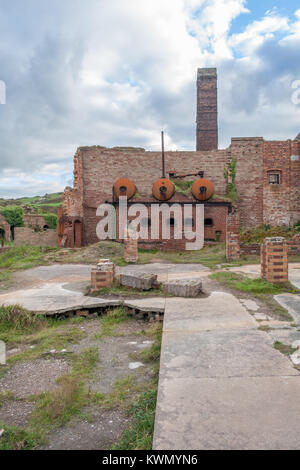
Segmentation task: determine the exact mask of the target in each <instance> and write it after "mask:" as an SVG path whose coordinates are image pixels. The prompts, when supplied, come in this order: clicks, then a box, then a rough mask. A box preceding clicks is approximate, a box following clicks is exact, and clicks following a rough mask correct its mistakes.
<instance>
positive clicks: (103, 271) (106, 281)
mask: <svg viewBox="0 0 300 470" xmlns="http://www.w3.org/2000/svg"><path fill="white" fill-rule="evenodd" d="M115 274H116V266H115V264H114V263H112V262H111V261H109V260H108V259H103V260H99V263H98V264H97V266H94V267H93V268H92V271H91V292H96V291H98V290H100V289H107V288H108V289H109V288H111V287H112V285H113V282H114V277H115Z"/></svg>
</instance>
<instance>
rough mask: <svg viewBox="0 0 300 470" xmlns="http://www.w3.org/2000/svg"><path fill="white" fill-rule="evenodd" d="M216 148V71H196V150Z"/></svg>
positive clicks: (205, 69) (210, 69) (213, 69)
mask: <svg viewBox="0 0 300 470" xmlns="http://www.w3.org/2000/svg"><path fill="white" fill-rule="evenodd" d="M217 148H218V89H217V69H216V68H209V69H208V68H204V69H198V76H197V135H196V150H197V151H201V150H216V149H217Z"/></svg>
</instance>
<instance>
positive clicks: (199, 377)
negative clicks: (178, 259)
mask: <svg viewBox="0 0 300 470" xmlns="http://www.w3.org/2000/svg"><path fill="white" fill-rule="evenodd" d="M299 268H300V265H298V266H297V265H296V264H295V265H292V266H290V280H291V282H292V283H294V285H295V286H297V287H300V269H299ZM121 269H122V270H124V271H125V272H130V270H134V271H140V272H142V271H143V272H151V273H152V272H153V273H154V274H158V278H159V280H161V281H165V280H168V279H176V278H187V277H191V276H193V277H199V278H202V279H203V284H204V287H205V289H206V292H207V294H208V296H207V297H206V298H201V299H182V298H181V299H178V298H167V299H163V298H155V299H149V298H147V299H141V300H140V299H138V300H132V301H130V302H131V303H132V304H134V305H139V306H140V307H143V308H148V306H149V303H150V304H152V307H153V308H154V307H155V308H158V309H160V308H165V319H164V334H163V343H162V356H161V369H160V381H159V393H158V404H157V414H156V423H155V436H154V448H155V449H164V450H168V449H170V450H174V449H186V450H189V449H190V450H193V449H297V450H299V449H300V441H299V434H300V419H299V418H300V402H299V399H298V397H299V392H300V375H299V371H298V370H296V369H295V368H294V367H293V366H292V363H291V361H290V359H289V358H288V357H286V356H283V355H281V353H280V352H279V351H277V350H275V349H274V348H273V340H274V338H275V337H276V336H275V335H276V334H277V338H278V337H283V336H284V335H285V334H286V338H287V341H290V340H293V341H294V340H297V339H298V336H297V334H298V332H297V330H295V329H291V327H290V326H289V324H288V323H284V322H280V321H274V320H272V321H267V322H264V324H265V323H267V324H268V325H270V326H272V330H271V331H270V332H262V331H257V328H258V327H259V326H260V324H261V323H259V322H257V321H256V319H255V315H256V316H257V315H258V316H259V315H263V314H264V312H263V311H262V310H261V308H260V306H259V305H258V304H256V305H254V303H255V302H250V300H251V299H242V298H241V299H240V300H239V299H237V298H236V297H235V296H233V295H232V294H230V293H228V292H223V291H222V290H221V289H220V290H216V288H215V286H216V285H215V284H213V283H212V282H211V281H210V280H209V279H207V277H208V275H209V274H210V271H209V270H208V269H207V268H204V267H203V266H200V265H171V264H170V265H168V264H160V263H154V264H151V265H139V266H128V267H126V268H121ZM231 270H232V271H236V272H243V273H245V274H247V275H250V276H253V277H257V276H258V274H259V266H243V267H239V268H232V269H231ZM25 274H26V276H27V275H28V276H29V277H28V279H30V283H31V284H30V286H29V284H26V283H24V284H23V285H22V282H23V281H22V276H23V275H24V273H22V274H21V273H18V274H17V276H16V278H15V289H16V288H19V289H20V290H15V291H14V292H7V293H6V294H3V295H1V296H0V304H1V303H2V302H3V301H5V302H8V303H11V302H12V300H14V302H13V303H16V299H18V300H19V301H20V303H21V305H24V303H25V302H29V301H30V299H31V302H32V301H34V302H37V304H35V305H40V304H41V303H44V302H45V301H46V300H47V295H48V294H50V301H51V302H61V303H62V304H63V303H64V302H66V301H68V302H69V301H70V302H74V301H76V302H77V301H79V300H80V302H81V301H82V297H83V294H82V292H83V291H82V288H80V289H79V288H78V290H77V287H75V283H77V286H78V285H79V284H78V283H80V285H81V286H84V283H85V282H87V283H88V281H89V276H90V267H89V266H74V265H72V266H70V265H67V266H64V265H59V266H48V267H42V268H35V269H32V270H29V271H26V273H25ZM26 282H27V281H26ZM25 284H26V285H25ZM28 287H30V292H28V291H29V289H28ZM58 294H59V296H58ZM76 296H78V297H76ZM80 296H81V297H80ZM74 299H75V300H74ZM87 299H89V298H88V297H85V300H87ZM293 299H294V297H293ZM92 300H93V302H95V298H93V299H92ZM92 300H91V301H92ZM98 301H100V302H101V299H97V302H98ZM294 301H296V302H298V299H297V298H296V299H294ZM87 302H89V300H87ZM25 305H26V306H27V308H30V305H29V303H28V304H25ZM25 305H24V306H25ZM298 306H299V304H298V305H296V307H295V305H294V304H293V306H291V304H290V310H291V309H292V308H293V309H294V310H295V311H297V312H298ZM257 307H258V308H257ZM258 318H259V317H257V319H258ZM286 331H288V332H289V333H290V335H289V333H286ZM292 332H293V334H292ZM280 335H281V336H280ZM130 342H131V343H132V342H133V341H129V343H130ZM96 431H97V427H96ZM97 432H98V431H97ZM84 433H85V425H84V423H83V424H82V432H81V436H83V435H84ZM53 439H55V437H53ZM59 439H60V437H59V433H58V434H57V442H58V441H59ZM70 439H71V441H72V438H71V437H70ZM57 445H58V444H57ZM74 448H76V447H74Z"/></svg>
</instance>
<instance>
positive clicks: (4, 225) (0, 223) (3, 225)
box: [0, 214, 11, 242]
mask: <svg viewBox="0 0 300 470" xmlns="http://www.w3.org/2000/svg"><path fill="white" fill-rule="evenodd" d="M0 229H1V230H3V232H4V233H3V235H4V236H3V238H4V241H6V242H9V241H10V240H11V230H10V225H9V223H8V222H7V221H6V219H5V217H4V216H3V215H1V214H0Z"/></svg>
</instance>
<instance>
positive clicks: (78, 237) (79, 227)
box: [74, 220, 82, 248]
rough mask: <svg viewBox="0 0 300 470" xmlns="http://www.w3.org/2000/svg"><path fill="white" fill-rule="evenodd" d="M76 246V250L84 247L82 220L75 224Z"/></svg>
mask: <svg viewBox="0 0 300 470" xmlns="http://www.w3.org/2000/svg"><path fill="white" fill-rule="evenodd" d="M74 246H75V248H81V247H82V222H81V221H80V220H75V222H74Z"/></svg>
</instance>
